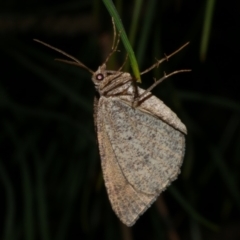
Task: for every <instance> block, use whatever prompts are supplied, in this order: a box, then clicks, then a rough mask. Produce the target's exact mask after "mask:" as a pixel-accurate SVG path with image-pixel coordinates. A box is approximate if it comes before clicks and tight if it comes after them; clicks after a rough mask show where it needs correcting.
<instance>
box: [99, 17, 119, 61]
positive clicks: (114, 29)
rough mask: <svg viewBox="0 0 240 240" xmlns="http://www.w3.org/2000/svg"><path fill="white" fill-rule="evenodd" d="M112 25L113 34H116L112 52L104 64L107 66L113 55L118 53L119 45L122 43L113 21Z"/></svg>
mask: <svg viewBox="0 0 240 240" xmlns="http://www.w3.org/2000/svg"><path fill="white" fill-rule="evenodd" d="M112 23H113V32H114V35H113V45H112V50H111V51H110V53H109V54H108V56H107V58H106V60H105V61H104V63H103V64H106V63H107V62H108V60H109V59H110V57H111V56H112V55H113V53H115V52H116V51H117V48H118V45H119V42H120V33H119V34H118V36H117V38H116V28H115V23H114V21H113V20H112ZM115 42H116V44H115Z"/></svg>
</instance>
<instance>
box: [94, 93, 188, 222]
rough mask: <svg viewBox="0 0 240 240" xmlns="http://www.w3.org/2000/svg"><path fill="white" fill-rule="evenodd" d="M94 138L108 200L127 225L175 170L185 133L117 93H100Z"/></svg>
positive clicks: (162, 186)
mask: <svg viewBox="0 0 240 240" xmlns="http://www.w3.org/2000/svg"><path fill="white" fill-rule="evenodd" d="M98 140H99V148H100V155H101V160H102V168H103V174H104V179H105V184H106V187H107V190H108V194H109V198H110V201H111V203H112V206H113V208H114V207H115V209H114V210H115V212H116V213H117V215H118V216H119V217H120V219H121V220H122V221H123V222H124V223H125V224H127V225H129V223H130V225H132V224H133V223H134V222H135V221H136V219H137V218H138V216H139V215H140V214H142V213H143V212H144V211H145V210H146V209H147V208H148V207H149V206H150V205H151V203H152V202H153V201H154V200H155V199H156V198H157V197H158V195H159V194H160V193H161V192H162V191H163V190H165V188H166V187H167V186H168V185H169V184H170V183H171V182H172V181H173V180H174V179H176V177H177V175H178V174H179V172H180V166H181V164H182V160H183V156H184V150H185V138H184V134H183V133H181V132H180V131H178V130H176V129H174V128H173V127H171V126H169V125H168V124H166V123H165V122H163V121H162V120H160V119H157V118H156V117H153V116H151V115H150V114H147V113H146V112H142V111H141V110H138V109H137V108H132V107H131V106H130V105H128V104H127V103H125V102H124V101H123V100H121V99H119V98H118V97H110V98H105V97H101V98H100V101H99V108H98ZM109 165H111V166H112V168H111V167H110V168H109V167H108V166H109ZM110 169H114V171H115V172H113V171H112V172H109V171H110ZM120 179H121V181H120ZM126 192H129V194H126ZM130 192H131V194H130ZM126 217H128V218H130V219H128V220H126V219H124V218H126Z"/></svg>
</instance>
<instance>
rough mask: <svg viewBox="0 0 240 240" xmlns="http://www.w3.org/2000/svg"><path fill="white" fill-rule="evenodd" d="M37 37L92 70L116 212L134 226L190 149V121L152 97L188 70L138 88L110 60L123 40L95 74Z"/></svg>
mask: <svg viewBox="0 0 240 240" xmlns="http://www.w3.org/2000/svg"><path fill="white" fill-rule="evenodd" d="M114 36H115V35H114ZM35 41H37V42H39V43H41V44H43V45H45V46H47V47H49V48H51V49H53V50H55V51H58V52H60V53H61V54H63V55H65V56H67V57H68V58H70V59H71V60H72V61H68V60H61V59H58V60H60V61H62V62H65V63H69V64H73V65H77V66H79V67H81V68H84V69H86V70H87V71H89V72H90V73H91V74H92V81H93V84H94V86H95V89H96V92H97V96H96V97H95V99H94V123H95V128H96V132H97V139H98V145H99V152H100V158H101V166H102V171H103V178H104V181H105V186H106V189H107V193H108V197H109V200H110V203H111V205H112V209H113V210H114V212H115V213H116V215H117V216H118V217H119V219H120V220H121V221H122V222H123V223H124V224H126V225H127V226H132V225H133V224H134V223H135V222H136V221H137V219H138V218H139V216H140V215H142V214H143V213H144V212H145V211H146V210H147V209H148V208H149V207H150V206H151V204H152V203H153V202H154V201H155V200H156V199H157V197H158V196H159V194H160V193H161V192H162V191H164V190H165V189H166V188H167V187H168V186H169V185H170V183H171V182H172V181H174V180H175V179H176V178H177V176H178V174H179V173H180V167H181V165H182V162H183V157H184V153H185V135H186V134H187V129H186V127H185V125H184V124H183V123H182V122H181V121H180V119H179V118H178V117H177V115H176V114H175V113H174V112H173V111H172V110H171V109H170V108H168V107H167V106H166V105H165V104H164V103H163V102H162V101H161V100H159V99H158V98H157V97H155V96H154V95H152V93H151V90H152V89H153V88H154V87H155V86H157V85H158V84H159V83H160V82H162V81H163V80H164V79H166V78H168V77H170V76H172V75H173V74H176V73H179V72H184V71H188V70H180V71H175V72H172V73H170V74H168V75H165V76H163V77H162V78H161V79H159V80H158V81H155V83H154V84H153V85H152V86H151V87H149V88H148V89H146V90H144V89H141V88H140V87H138V86H136V81H135V80H134V78H133V77H132V76H131V75H130V73H128V72H123V71H121V69H119V70H117V71H113V70H107V68H106V63H107V61H108V60H109V57H110V56H111V54H112V53H113V52H115V51H116V48H117V45H118V43H117V44H116V46H115V47H114V46H113V47H112V52H111V53H110V54H109V56H108V58H107V59H106V61H105V62H104V63H103V64H102V65H101V66H99V67H98V69H97V71H95V72H94V71H93V70H91V69H90V68H88V67H87V66H85V65H84V64H83V63H81V62H80V61H79V60H77V59H76V58H74V57H72V56H70V55H69V54H67V53H65V52H63V51H62V50H60V49H57V48H55V47H53V46H51V45H49V44H46V43H44V42H42V41H39V40H36V39H35ZM118 42H119V37H118ZM183 47H185V45H184V46H183ZM183 47H181V48H180V49H178V50H177V51H175V52H174V53H172V54H171V55H169V56H166V57H165V58H164V59H162V60H160V61H157V63H156V64H154V65H153V66H151V67H150V68H148V69H147V70H146V71H144V72H142V74H144V73H146V72H148V71H150V70H151V69H153V68H155V67H157V66H158V65H159V64H160V63H161V62H163V61H165V60H167V59H168V58H169V57H171V56H172V55H174V54H175V53H176V52H178V51H180V50H181V49H182V48H183Z"/></svg>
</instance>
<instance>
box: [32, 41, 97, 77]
mask: <svg viewBox="0 0 240 240" xmlns="http://www.w3.org/2000/svg"><path fill="white" fill-rule="evenodd" d="M33 40H34V41H35V42H38V43H40V44H42V45H44V46H46V47H48V48H51V49H53V50H54V51H56V52H59V53H61V54H62V55H64V56H66V57H68V58H70V59H72V60H73V62H72V61H68V60H64V59H56V60H57V61H60V62H64V63H67V64H71V65H76V66H80V67H82V68H84V69H86V70H87V71H89V72H90V73H91V74H94V71H93V70H91V69H90V68H88V67H87V66H86V65H84V64H83V63H82V62H80V61H79V60H78V59H76V58H75V57H73V56H71V55H69V54H68V53H66V52H64V51H62V50H60V49H58V48H56V47H53V46H51V45H50V44H48V43H45V42H43V41H40V40H38V39H33Z"/></svg>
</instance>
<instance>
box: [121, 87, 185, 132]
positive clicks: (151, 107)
mask: <svg viewBox="0 0 240 240" xmlns="http://www.w3.org/2000/svg"><path fill="white" fill-rule="evenodd" d="M145 91H146V90H144V89H141V88H139V87H138V92H139V94H142V93H144V92H145ZM133 92H134V90H133V87H132V86H130V87H129V88H128V95H127V94H126V95H122V96H120V98H121V99H122V100H125V101H127V102H132V101H133V99H132V96H133ZM139 103H140V105H139V106H138V108H139V109H142V110H143V111H146V112H148V113H151V115H154V116H156V117H158V118H160V119H162V120H163V121H165V122H167V123H168V124H169V125H171V126H172V127H174V128H175V129H177V130H179V131H181V132H182V133H184V134H187V129H186V126H185V125H184V124H183V123H182V122H181V120H180V119H179V118H178V116H177V115H176V114H175V113H174V112H173V111H172V110H171V109H170V108H169V107H168V106H166V105H165V104H164V102H163V101H161V100H160V99H158V98H157V97H155V96H154V95H152V93H151V92H149V93H147V94H146V95H144V96H143V97H142V98H141V99H140V101H139Z"/></svg>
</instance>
